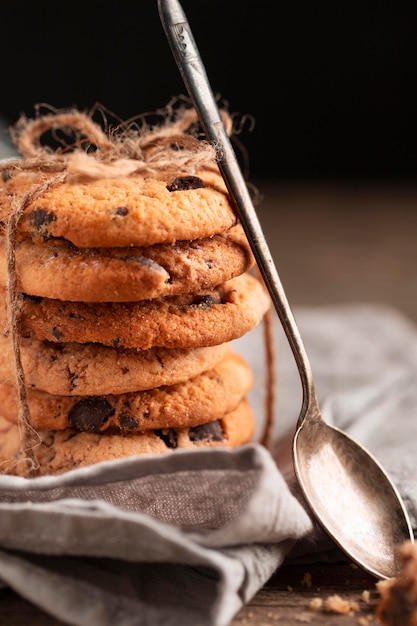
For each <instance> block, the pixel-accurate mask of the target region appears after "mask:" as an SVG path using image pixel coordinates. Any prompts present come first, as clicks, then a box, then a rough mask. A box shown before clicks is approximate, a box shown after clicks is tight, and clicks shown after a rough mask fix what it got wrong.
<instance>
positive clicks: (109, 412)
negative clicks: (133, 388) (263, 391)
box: [0, 352, 253, 433]
mask: <svg viewBox="0 0 417 626" xmlns="http://www.w3.org/2000/svg"><path fill="white" fill-rule="evenodd" d="M252 383H253V375H252V370H251V369H250V367H249V366H248V364H247V363H246V362H245V361H244V360H243V359H242V357H240V356H239V355H237V354H234V353H232V352H231V353H229V354H227V355H226V356H225V357H224V358H223V359H222V360H221V361H220V362H219V363H218V364H217V365H216V366H215V367H213V368H212V369H210V370H207V371H206V372H203V373H202V374H199V375H198V376H195V377H193V378H190V379H188V380H186V381H184V382H182V383H177V384H175V385H169V386H168V385H164V386H161V387H157V388H156V389H149V390H145V391H137V392H132V393H126V394H119V395H114V394H113V395H110V394H107V395H103V394H102V395H94V396H57V395H51V394H48V393H46V392H44V391H38V390H34V389H28V390H27V399H28V404H29V409H30V415H31V423H32V426H33V427H34V428H36V429H41V430H63V429H65V428H74V429H76V430H80V431H87V432H103V431H115V430H116V431H117V432H124V433H127V432H133V431H145V430H152V429H155V428H169V427H173V428H174V427H175V428H178V427H185V426H196V425H198V424H202V423H204V422H210V421H213V420H215V419H219V418H221V417H222V415H223V414H224V413H228V412H230V411H231V410H233V409H234V408H236V406H237V405H238V404H239V402H240V401H241V400H242V398H243V397H244V396H245V395H246V394H247V393H248V392H249V390H250V388H251V386H252ZM0 406H1V412H2V415H3V416H4V417H5V418H7V419H8V420H9V421H13V420H16V418H17V413H18V411H17V408H18V405H17V397H16V392H15V388H14V387H13V385H9V384H2V385H0Z"/></svg>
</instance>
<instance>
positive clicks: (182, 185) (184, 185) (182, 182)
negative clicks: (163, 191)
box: [167, 176, 204, 191]
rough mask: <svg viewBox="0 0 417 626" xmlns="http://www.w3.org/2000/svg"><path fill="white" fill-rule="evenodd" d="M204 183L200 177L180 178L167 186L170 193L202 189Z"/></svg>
mask: <svg viewBox="0 0 417 626" xmlns="http://www.w3.org/2000/svg"><path fill="white" fill-rule="evenodd" d="M202 187H204V181H202V180H201V178H199V177H198V176H180V177H178V178H175V179H174V180H173V181H172V183H169V185H167V189H168V191H185V190H187V189H201V188H202Z"/></svg>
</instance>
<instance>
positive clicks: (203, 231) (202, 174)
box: [0, 168, 237, 248]
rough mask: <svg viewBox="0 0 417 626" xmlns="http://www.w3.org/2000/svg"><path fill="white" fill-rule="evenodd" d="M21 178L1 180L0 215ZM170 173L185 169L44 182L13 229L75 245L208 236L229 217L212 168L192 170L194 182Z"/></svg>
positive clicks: (20, 189)
mask: <svg viewBox="0 0 417 626" xmlns="http://www.w3.org/2000/svg"><path fill="white" fill-rule="evenodd" d="M19 178H20V179H21V185H20V186H19ZM27 178H28V177H27V175H26V174H25V173H23V174H21V173H15V174H14V177H11V178H10V179H8V180H6V181H5V182H4V184H3V187H2V191H1V193H0V219H1V220H3V221H5V220H6V219H7V217H8V216H9V215H10V213H11V211H12V207H13V203H12V200H13V199H14V198H16V197H17V198H18V197H19V196H20V195H22V194H24V193H25V192H27V190H28V182H27ZM178 178H180V179H181V178H184V179H190V176H186V175H182V174H181V173H178V174H177V176H175V175H173V174H170V175H169V176H163V175H162V174H161V175H160V176H159V177H158V178H152V177H151V176H149V175H147V176H135V175H132V176H124V177H123V176H120V177H118V178H99V179H96V178H88V179H84V180H82V181H78V180H75V181H71V180H68V181H65V182H61V183H58V184H56V185H52V186H51V187H50V188H49V189H47V190H46V191H45V192H44V193H40V195H38V196H36V197H34V199H33V200H32V201H30V202H28V203H27V206H26V207H25V210H24V213H23V215H22V217H21V219H20V221H19V224H18V234H19V237H20V238H24V237H30V238H32V239H33V240H34V241H40V242H41V241H46V240H50V239H52V238H63V239H66V240H67V241H69V242H71V243H73V244H74V245H75V246H77V247H81V248H100V247H113V246H116V247H119V246H120V247H126V246H152V245H154V244H157V243H173V242H175V241H183V240H188V239H189V240H194V239H202V238H204V237H211V236H212V235H216V234H217V233H221V232H223V231H226V230H228V229H229V228H231V227H232V226H234V225H235V224H237V217H236V214H235V211H234V209H233V206H232V203H231V200H230V197H229V194H228V192H227V189H226V186H225V184H224V181H223V178H222V176H221V174H220V172H219V171H218V170H217V169H216V170H215V169H213V168H211V169H204V170H201V171H198V172H197V173H196V175H194V176H193V177H192V179H193V180H194V181H198V185H197V183H196V182H194V183H193V184H191V185H189V186H187V185H183V186H180V185H177V186H174V185H173V183H174V182H175V181H176V180H178ZM32 184H33V183H32ZM170 189H173V190H172V191H170Z"/></svg>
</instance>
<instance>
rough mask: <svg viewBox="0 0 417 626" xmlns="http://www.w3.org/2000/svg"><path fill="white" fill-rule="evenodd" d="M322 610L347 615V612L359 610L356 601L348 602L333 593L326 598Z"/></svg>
mask: <svg viewBox="0 0 417 626" xmlns="http://www.w3.org/2000/svg"><path fill="white" fill-rule="evenodd" d="M324 610H325V611H326V612H327V613H339V614H341V615H347V614H348V613H357V612H358V611H359V605H358V603H357V602H349V600H344V599H343V598H341V597H340V596H339V595H337V594H335V595H333V596H329V597H328V598H326V600H325V602H324Z"/></svg>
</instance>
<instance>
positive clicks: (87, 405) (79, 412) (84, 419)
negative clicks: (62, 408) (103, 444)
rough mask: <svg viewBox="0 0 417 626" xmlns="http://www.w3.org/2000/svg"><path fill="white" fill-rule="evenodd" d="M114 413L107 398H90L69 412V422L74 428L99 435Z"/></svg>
mask: <svg viewBox="0 0 417 626" xmlns="http://www.w3.org/2000/svg"><path fill="white" fill-rule="evenodd" d="M114 412H115V410H114V408H113V407H112V405H111V404H110V402H108V400H106V398H100V397H98V396H89V397H87V398H83V400H80V401H79V402H77V403H76V404H74V406H73V407H72V409H71V411H70V412H69V415H68V421H69V424H70V426H71V427H72V428H76V429H77V430H81V431H88V432H93V433H97V432H100V427H101V426H102V425H103V424H104V423H105V422H107V420H108V419H109V417H110V416H111V415H113V414H114Z"/></svg>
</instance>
